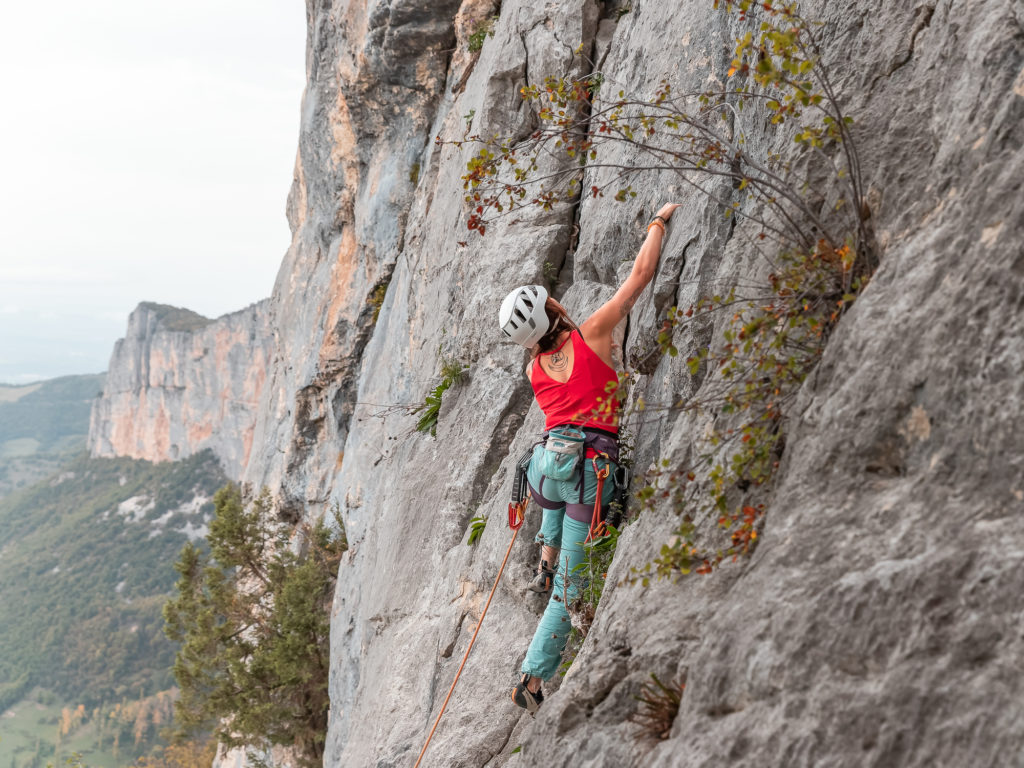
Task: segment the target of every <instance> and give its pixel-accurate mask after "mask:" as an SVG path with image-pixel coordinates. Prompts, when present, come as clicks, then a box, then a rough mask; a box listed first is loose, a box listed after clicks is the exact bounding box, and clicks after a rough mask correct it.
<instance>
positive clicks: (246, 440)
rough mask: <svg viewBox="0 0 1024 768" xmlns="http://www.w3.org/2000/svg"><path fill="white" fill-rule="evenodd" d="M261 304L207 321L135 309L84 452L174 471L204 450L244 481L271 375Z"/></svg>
mask: <svg viewBox="0 0 1024 768" xmlns="http://www.w3.org/2000/svg"><path fill="white" fill-rule="evenodd" d="M266 310H267V302H265V301H264V302H260V303H258V304H253V305H251V306H250V307H247V308H246V309H243V310H241V311H239V312H232V313H230V314H227V315H224V316H222V317H219V318H217V319H216V320H210V319H208V318H205V317H202V316H201V315H197V314H196V313H194V312H191V311H189V310H185V309H179V308H176V307H170V306H167V305H162V304H152V303H143V304H140V305H139V306H138V307H137V308H136V309H135V311H134V312H132V314H131V316H130V317H129V318H128V330H127V333H126V334H125V337H124V338H123V339H120V340H119V341H118V342H117V343H116V344H115V346H114V352H113V354H112V355H111V358H110V366H109V370H108V373H107V377H106V383H105V385H104V387H103V394H102V396H101V397H99V398H98V399H97V400H96V401H94V403H93V408H92V414H91V419H90V425H89V452H90V453H91V454H92V455H93V456H129V457H131V458H136V459H147V460H149V461H174V460H177V459H183V458H185V457H186V456H191V455H192V454H194V453H197V452H199V451H202V450H204V449H206V448H209V449H211V450H212V451H213V452H214V454H215V455H216V456H217V458H218V459H219V460H220V462H221V465H222V466H223V467H224V471H225V473H226V474H227V475H228V476H229V477H232V478H235V479H238V478H239V477H241V474H242V469H243V467H245V465H246V464H247V463H248V460H249V456H250V453H251V451H252V446H253V432H254V429H255V425H256V416H257V411H258V409H259V406H260V403H261V395H262V392H263V385H264V381H265V380H266V377H267V373H268V368H269V351H270V338H271V337H270V328H269V326H268V325H267V314H266Z"/></svg>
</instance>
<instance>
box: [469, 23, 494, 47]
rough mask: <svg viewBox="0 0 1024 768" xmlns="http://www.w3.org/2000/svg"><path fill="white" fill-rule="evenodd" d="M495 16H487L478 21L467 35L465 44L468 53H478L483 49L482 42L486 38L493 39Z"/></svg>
mask: <svg viewBox="0 0 1024 768" xmlns="http://www.w3.org/2000/svg"><path fill="white" fill-rule="evenodd" d="M497 21H498V17H497V16H489V17H487V18H486V19H480V21H478V22H477V23H476V25H475V26H474V27H473V31H472V32H470V33H469V38H468V40H467V44H468V47H469V52H470V53H478V52H479V51H480V50H482V49H483V47H484V41H485V40H486V39H487V38H488V37H494V25H495V24H496V23H497Z"/></svg>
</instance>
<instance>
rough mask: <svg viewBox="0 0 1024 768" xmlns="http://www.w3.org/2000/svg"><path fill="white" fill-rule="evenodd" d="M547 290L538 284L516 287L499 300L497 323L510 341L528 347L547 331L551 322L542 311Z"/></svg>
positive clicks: (546, 297)
mask: <svg viewBox="0 0 1024 768" xmlns="http://www.w3.org/2000/svg"><path fill="white" fill-rule="evenodd" d="M547 300H548V292H547V290H545V289H544V287H543V286H540V285H523V286H520V287H519V288H516V289H515V290H514V291H512V293H510V294H509V295H508V296H506V297H505V300H504V301H503V302H501V309H499V310H498V325H499V326H501V330H502V332H503V333H504V334H505V335H506V336H508V337H509V338H510V339H512V341H514V342H515V343H516V344H519V345H520V346H523V347H526V348H527V349H529V348H530V347H532V346H533V345H534V344H536V343H537V342H538V341H540V337H541V336H543V335H544V334H545V333H547V332H548V328H549V327H550V325H551V323H550V321H549V320H548V314H547V312H545V311H544V303H545V302H546V301H547Z"/></svg>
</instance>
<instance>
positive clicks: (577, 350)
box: [498, 203, 678, 714]
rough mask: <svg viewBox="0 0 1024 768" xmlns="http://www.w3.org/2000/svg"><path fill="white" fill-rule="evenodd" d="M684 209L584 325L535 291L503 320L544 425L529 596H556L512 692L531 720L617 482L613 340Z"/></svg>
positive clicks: (657, 231) (654, 236)
mask: <svg viewBox="0 0 1024 768" xmlns="http://www.w3.org/2000/svg"><path fill="white" fill-rule="evenodd" d="M677 207H678V205H676V204H674V203H668V204H666V205H664V206H662V208H661V210H659V211H658V213H657V215H656V216H655V217H654V219H652V221H651V223H650V224H649V225H648V227H647V238H646V239H645V240H644V243H643V245H642V246H641V247H640V252H639V253H638V254H637V257H636V262H635V263H634V264H633V269H632V271H631V272H630V275H629V277H628V278H627V279H626V281H625V282H624V283H623V284H622V286H621V287H620V288H619V289H618V291H616V292H615V295H614V296H613V297H612V299H611V300H610V301H608V302H607V303H606V304H604V305H603V306H602V307H600V308H599V309H598V310H597V311H596V312H594V314H592V315H591V316H590V317H588V318H587V319H586V320H585V321H584V322H583V324H582V325H579V326H577V325H576V324H575V323H573V321H572V320H570V319H569V315H568V313H567V312H566V310H565V308H564V307H563V306H562V305H561V304H559V303H558V302H557V301H555V300H554V299H552V298H550V297H548V293H547V291H546V290H544V288H542V287H541V286H538V285H526V286H522V287H520V288H517V289H516V290H514V291H512V293H510V294H509V295H508V296H507V297H505V300H504V301H503V302H502V305H501V309H500V310H499V313H498V321H499V324H500V326H501V330H502V331H503V332H504V334H505V335H506V336H507V337H508V338H510V339H511V340H512V341H514V342H516V343H517V344H520V345H522V346H524V347H526V348H527V349H529V350H530V355H531V359H530V363H529V365H528V366H527V368H526V375H527V377H528V378H529V379H530V384H531V385H532V386H533V392H534V395H535V396H536V398H537V404H538V405H539V406H540V408H541V410H542V411H543V412H544V416H545V422H544V428H545V430H546V432H545V436H544V441H543V442H541V443H538V444H537V446H536V447H535V448H534V452H533V457H532V458H531V460H530V466H529V470H528V473H527V479H528V481H529V484H530V493H531V495H532V496H533V498H534V500H535V501H536V502H537V503H538V504H539V505H540V507H541V509H542V510H543V515H542V523H541V528H540V532H539V533H538V534H537V539H536V540H537V542H538V543H539V544H541V546H542V549H541V557H540V564H539V565H538V567H537V574H536V577H535V578H534V579H533V581H532V582H531V583H530V588H531V589H532V590H534V591H535V592H541V593H544V592H548V591H550V592H551V597H550V598H549V600H548V604H547V608H546V609H545V610H544V615H543V616H542V617H541V620H540V624H539V625H538V626H537V631H536V632H535V633H534V636H533V641H532V642H531V643H530V647H529V649H528V650H527V652H526V658H525V659H524V660H523V665H522V669H521V671H522V679H521V680H520V681H519V683H518V684H517V685H516V686H515V688H514V689H513V691H512V701H514V702H515V703H516V704H517V705H518V706H520V707H523V708H524V709H526V710H527V711H528V712H530V713H531V714H532V713H534V712H536V711H537V709H538V708H539V707H540V705H541V702H543V701H544V694H543V692H542V691H541V681H543V680H546V679H548V678H550V677H551V676H552V675H553V674H554V673H555V670H556V669H558V664H559V662H560V661H561V656H562V651H563V650H564V649H565V643H566V639H567V638H568V636H569V629H570V626H571V625H570V622H569V615H568V612H567V610H566V605H567V604H572V602H573V600H574V599H576V597H578V596H579V594H580V587H581V585H580V581H581V579H580V578H579V576H578V574H574V572H573V571H574V569H575V568H576V566H578V565H579V564H580V563H581V562H582V561H583V554H584V553H583V543H584V542H585V540H586V539H587V537H588V535H590V534H591V532H592V525H593V523H594V521H593V519H592V515H593V512H594V506H595V505H594V502H595V500H596V497H597V487H598V483H597V471H598V470H599V469H600V470H601V471H603V470H604V469H605V467H607V468H608V470H609V471H611V472H614V470H615V465H614V462H615V461H617V460H618V431H619V404H618V403H617V402H616V401H615V399H614V397H613V396H612V394H610V393H611V392H613V391H614V390H615V388H616V385H617V383H618V376H617V375H616V372H615V368H614V366H613V364H612V331H613V329H614V328H615V326H616V325H617V324H618V323H619V321H620V320H622V319H623V318H624V317H625V316H626V315H628V314H629V311H630V310H631V309H632V308H633V304H634V303H636V300H637V298H638V297H639V296H640V293H641V292H642V291H643V289H644V288H646V287H647V284H648V283H650V282H651V280H652V279H653V278H654V272H655V269H656V268H657V266H658V258H659V256H660V253H661V241H662V238H663V236H664V234H665V225H666V224H667V223H668V220H669V219H670V218H671V217H672V212H673V211H675V209H676V208H677ZM613 494H614V486H613V484H612V483H607V484H605V485H604V487H603V491H602V507H605V506H606V505H607V503H608V502H609V501H610V500H611V497H612V496H613ZM559 549H561V552H559Z"/></svg>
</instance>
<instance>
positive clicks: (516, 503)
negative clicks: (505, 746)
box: [413, 459, 530, 768]
mask: <svg viewBox="0 0 1024 768" xmlns="http://www.w3.org/2000/svg"><path fill="white" fill-rule="evenodd" d="M527 463H529V462H527ZM521 464H522V459H520V460H519V462H517V463H516V470H517V471H516V477H515V479H514V480H513V483H512V501H510V502H509V504H508V527H509V528H511V529H512V541H510V542H509V543H508V550H507V551H506V552H505V559H504V560H502V561H501V567H500V568H498V575H497V577H496V578H495V579H494V586H493V587H491V594H489V595H488V596H487V602H486V603H484V609H483V611H481V613H480V620H479V621H477V623H476V629H475V630H474V631H473V637H471V638H470V640H469V647H468V648H466V654H465V655H464V656H463V657H462V663H461V664H459V669H458V671H457V672H456V673H455V679H454V680H452V687H451V688H449V689H448V695H447V696H445V697H444V703H443V704H441V711H440V712H438V713H437V719H436V720H435V721H434V727H433V728H431V729H430V733H429V734H428V735H427V740H426V742H424V744H423V749H421V750H420V756H419V757H418V758H416V765H415V766H413V768H419V765H420V763H421V762H422V760H423V755H425V754H426V752H427V747H428V746H430V740H431V739H432V738H434V731H436V730H437V726H438V724H439V723H440V722H441V716H442V715H443V714H444V711H445V709H446V708H447V707H448V700H449V699H451V697H452V693H454V692H455V685H456V683H458V682H459V676H460V675H462V669H463V667H465V666H466V661H468V660H469V652H470V651H472V650H473V643H475V642H476V636H477V634H479V632H480V627H482V626H483V623H484V617H485V616H486V615H487V609H488V608H490V607H491V599H492V598H493V597H494V593H495V591H497V589H498V583H499V582H500V581H501V575H502V574H503V573H504V572H505V564H506V563H508V557H509V555H511V554H512V545H514V544H515V543H516V537H517V536H519V529H520V528H522V527H523V520H524V519H525V511H526V505H527V504H529V502H530V490H529V487H528V486H527V487H526V490H525V492H524V491H523V488H522V484H520V483H519V473H518V469H519V466H520V465H521Z"/></svg>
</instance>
